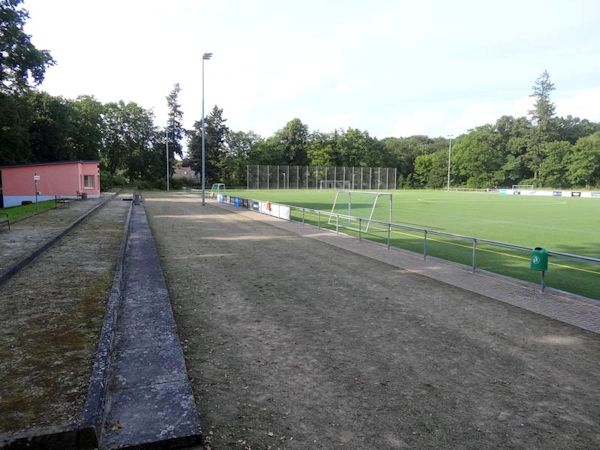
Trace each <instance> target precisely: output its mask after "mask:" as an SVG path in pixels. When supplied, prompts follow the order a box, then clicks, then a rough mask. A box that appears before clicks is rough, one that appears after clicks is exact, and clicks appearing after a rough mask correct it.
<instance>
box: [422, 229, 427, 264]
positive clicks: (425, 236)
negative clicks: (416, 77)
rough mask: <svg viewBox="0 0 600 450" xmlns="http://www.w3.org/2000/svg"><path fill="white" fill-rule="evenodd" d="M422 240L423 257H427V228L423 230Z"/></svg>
mask: <svg viewBox="0 0 600 450" xmlns="http://www.w3.org/2000/svg"><path fill="white" fill-rule="evenodd" d="M423 234H424V240H423V259H427V230H423Z"/></svg>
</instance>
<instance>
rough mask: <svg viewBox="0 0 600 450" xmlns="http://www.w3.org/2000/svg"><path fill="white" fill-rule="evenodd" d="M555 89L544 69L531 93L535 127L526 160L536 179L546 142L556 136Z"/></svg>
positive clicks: (532, 116) (532, 117)
mask: <svg viewBox="0 0 600 450" xmlns="http://www.w3.org/2000/svg"><path fill="white" fill-rule="evenodd" d="M554 89H555V88H554V84H552V82H551V81H550V75H549V74H548V71H547V70H544V72H543V73H542V74H541V75H540V76H539V77H538V78H537V80H535V84H534V85H533V93H532V94H531V95H530V97H533V98H534V99H535V103H534V106H533V109H532V110H530V111H529V115H530V116H531V121H532V123H533V125H534V128H533V129H532V132H531V136H530V140H529V146H528V149H527V154H526V155H525V160H526V165H527V167H528V168H529V170H531V172H533V178H534V179H537V177H538V172H539V168H540V165H541V164H542V160H543V157H544V147H545V145H546V143H548V142H550V141H552V140H554V138H555V137H556V136H555V135H556V133H555V132H554V128H555V126H554V125H555V124H554V122H553V116H554V109H555V107H554V104H553V103H552V102H551V101H550V93H551V92H552V91H553V90H554Z"/></svg>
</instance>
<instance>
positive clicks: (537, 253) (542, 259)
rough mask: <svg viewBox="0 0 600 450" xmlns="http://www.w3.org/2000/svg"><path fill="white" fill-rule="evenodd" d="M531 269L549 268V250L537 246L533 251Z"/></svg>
mask: <svg viewBox="0 0 600 450" xmlns="http://www.w3.org/2000/svg"><path fill="white" fill-rule="evenodd" d="M531 270H537V271H540V272H546V271H547V270H548V250H546V249H545V248H544V247H536V248H534V249H533V250H532V251H531Z"/></svg>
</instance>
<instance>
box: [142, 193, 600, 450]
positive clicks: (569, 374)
mask: <svg viewBox="0 0 600 450" xmlns="http://www.w3.org/2000/svg"><path fill="white" fill-rule="evenodd" d="M145 206H146V210H147V213H148V216H149V219H150V223H151V226H152V229H153V233H154V236H155V239H156V240H157V245H158V250H159V253H160V255H161V260H162V264H163V270H164V271H165V275H166V279H167V283H168V287H169V292H170V295H171V301H172V304H173V307H174V313H175V318H176V321H177V324H178V328H179V334H180V338H181V341H182V344H183V346H184V352H185V356H186V363H187V367H188V374H189V376H190V378H191V380H192V386H193V389H194V394H195V397H196V402H197V405H198V409H199V413H200V417H201V421H202V426H203V430H204V433H205V436H206V447H207V448H217V449H220V448H249V449H266V448H273V449H275V448H289V449H292V448H293V449H295V448H298V449H300V448H303V449H304V448H324V449H330V448H361V449H362V448H369V449H371V448H381V449H384V448H386V449H387V448H473V449H475V448H477V449H480V448H527V449H530V448H544V449H545V448H570V449H574V448H581V449H584V448H585V449H589V448H599V447H600V432H599V431H598V430H599V429H600V408H598V404H600V381H599V380H600V358H599V356H600V339H599V338H598V335H597V334H593V333H591V332H586V331H582V330H580V329H578V328H575V327H573V326H570V325H566V324H563V323H560V322H557V321H554V320H552V319H548V318H546V317H543V316H540V315H537V314H534V313H531V312H528V311H524V310H522V309H520V308H517V307H514V306H511V305H508V304H504V303H501V302H497V301H494V300H491V299H490V298H488V297H485V296H482V295H478V294H475V293H472V292H469V291H465V290H463V289H460V288H457V287H453V286H451V285H448V284H444V283H441V282H437V281H435V280H432V279H429V278H425V277H423V276H420V275H418V274H414V273H408V272H407V271H405V270H402V269H398V268H396V267H393V266H390V265H387V264H385V263H381V262H377V261H374V260H372V259H369V258H366V257H364V256H361V255H360V254H356V253H353V252H349V251H346V250H342V249H339V248H336V247H333V246H329V245H326V244H323V243H320V242H318V241H315V240H312V239H307V238H301V237H300V236H298V235H296V234H293V233H290V232H288V231H285V230H282V229H279V228H275V227H272V226H270V225H268V224H265V223H262V222H261V221H257V220H252V219H250V218H248V217H244V216H242V215H239V214H235V213H231V212H228V211H225V210H223V209H219V208H216V207H213V206H210V205H207V206H206V207H201V206H200V205H199V199H198V197H197V196H192V195H185V194H177V193H173V194H171V195H169V196H166V195H161V194H154V193H149V194H147V195H146V196H145ZM362 245H365V244H364V243H363V244H362Z"/></svg>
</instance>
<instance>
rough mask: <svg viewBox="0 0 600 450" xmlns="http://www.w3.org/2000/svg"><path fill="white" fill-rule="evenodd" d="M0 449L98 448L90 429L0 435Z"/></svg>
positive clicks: (48, 430) (73, 427) (41, 430)
mask: <svg viewBox="0 0 600 450" xmlns="http://www.w3.org/2000/svg"><path fill="white" fill-rule="evenodd" d="M0 448H2V449H5V450H22V449H48V450H65V449H76V450H89V449H95V448H98V439H97V437H96V431H95V430H94V429H93V428H91V427H86V428H77V425H75V424H74V425H71V426H65V427H47V428H37V429H32V430H31V431H28V432H25V433H18V434H10V433H5V434H2V435H0Z"/></svg>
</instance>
